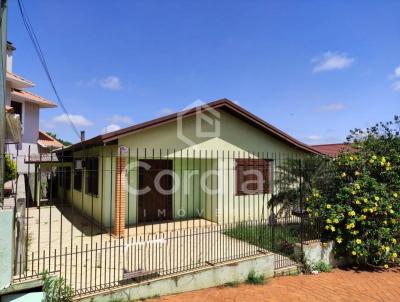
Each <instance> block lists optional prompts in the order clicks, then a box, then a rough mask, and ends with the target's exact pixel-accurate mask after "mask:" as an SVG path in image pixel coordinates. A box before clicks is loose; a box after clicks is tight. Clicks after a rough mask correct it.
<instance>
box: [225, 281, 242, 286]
mask: <svg viewBox="0 0 400 302" xmlns="http://www.w3.org/2000/svg"><path fill="white" fill-rule="evenodd" d="M225 286H226V287H238V286H239V282H237V281H230V282H226V283H225Z"/></svg>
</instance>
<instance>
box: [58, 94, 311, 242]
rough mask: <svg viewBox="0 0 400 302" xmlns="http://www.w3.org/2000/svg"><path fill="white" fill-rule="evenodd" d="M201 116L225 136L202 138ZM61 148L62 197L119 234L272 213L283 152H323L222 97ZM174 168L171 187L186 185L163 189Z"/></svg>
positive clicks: (217, 134) (60, 177)
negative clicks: (159, 184) (159, 187)
mask: <svg viewBox="0 0 400 302" xmlns="http://www.w3.org/2000/svg"><path fill="white" fill-rule="evenodd" d="M210 112H213V114H214V115H210V114H209V113H210ZM199 115H207V116H208V118H205V119H204V120H205V124H206V130H207V127H208V126H209V127H211V125H216V124H218V125H219V131H218V133H215V134H213V135H198V133H197V132H196V131H197V130H198V129H197V126H198V124H197V123H198V122H199V119H198V117H199ZM209 130H211V129H209ZM180 131H183V132H182V133H180ZM208 133H211V132H208ZM182 136H185V139H182ZM185 140H186V141H188V140H189V141H192V143H191V144H188V143H187V142H185ZM56 153H57V157H58V160H59V163H57V165H58V166H59V170H58V171H59V172H61V173H58V176H59V177H58V189H57V194H58V199H59V200H62V201H63V202H65V201H67V202H70V203H72V204H73V205H74V206H75V208H77V209H79V211H81V212H83V213H84V215H85V216H87V217H89V218H90V219H91V220H94V221H96V222H97V223H98V224H101V225H103V226H105V227H106V228H109V229H112V230H113V233H114V234H115V235H116V236H124V229H125V226H127V225H137V224H143V223H151V222H154V221H165V220H178V219H183V218H185V219H192V218H203V219H206V220H208V221H212V222H216V223H227V222H229V221H232V220H235V219H236V221H238V220H239V221H242V220H243V221H245V220H246V221H247V220H251V219H255V218H256V217H259V218H260V217H261V216H262V217H265V218H267V217H268V215H269V213H268V212H267V202H268V200H269V199H270V197H271V194H272V193H273V190H274V185H273V183H274V182H273V179H271V178H272V174H273V173H272V169H275V168H276V166H278V165H279V160H280V159H281V156H282V158H283V157H284V156H285V155H289V156H291V157H292V158H296V157H298V158H301V157H304V156H307V155H310V154H317V153H318V152H317V151H316V150H315V149H313V148H312V147H310V146H308V145H306V144H304V143H302V142H300V141H298V140H296V139H294V138H292V137H291V136H289V135H288V134H286V133H284V132H282V131H281V130H279V129H277V128H275V127H273V126H272V125H270V124H268V123H266V122H265V121H263V120H262V119H260V118H258V117H256V116H255V115H253V114H252V113H250V112H248V111H246V110H245V109H243V108H242V107H240V106H238V105H237V104H235V103H233V102H231V101H229V100H227V99H222V100H219V101H215V102H212V103H209V104H207V105H203V106H200V107H196V108H193V109H190V110H186V111H183V112H178V113H174V114H171V115H167V116H164V117H161V118H158V119H155V120H152V121H148V122H145V123H142V124H138V125H134V126H131V127H127V128H124V129H121V130H118V131H114V132H111V133H107V134H103V135H99V136H96V137H94V138H91V139H89V140H86V141H83V142H80V143H77V144H75V145H72V146H69V147H67V148H65V149H63V150H57V151H56ZM61 162H62V164H61ZM137 164H144V165H148V166H149V168H148V169H142V168H141V167H139V168H138V167H137ZM53 165H54V164H53ZM250 168H251V169H256V170H258V171H259V173H260V175H262V178H263V185H262V187H258V188H257V189H256V191H255V192H253V193H252V194H247V193H246V192H243V191H241V189H240V188H241V186H240V184H241V183H243V182H245V181H247V180H249V179H248V178H246V177H247V176H246V171H248V170H249V169H250ZM168 170H169V171H173V173H174V176H173V177H172V176H171V177H169V176H166V178H165V179H164V180H163V186H166V187H170V186H171V185H172V183H173V182H174V181H176V179H180V181H181V186H180V188H179V189H178V190H176V191H174V192H171V193H167V194H159V193H157V192H156V190H154V185H152V183H154V182H156V181H157V172H160V171H168ZM211 171H214V172H215V173H214V174H213V175H211V176H210V177H208V178H207V180H206V182H207V181H208V184H209V185H210V186H211V187H213V188H214V189H215V188H217V192H215V190H211V191H212V192H211V193H210V192H203V191H201V190H200V189H199V187H200V183H201V181H202V180H201V179H200V176H198V175H203V173H204V172H211ZM193 173H194V174H195V175H197V176H193V177H192V178H190V179H189V177H188V176H187V175H191V174H193ZM185 175H186V176H185ZM173 178H174V179H173ZM187 179H189V180H187ZM185 182H186V183H185ZM145 187H151V188H152V190H151V192H150V193H149V194H147V195H146V194H145V195H144V196H139V195H137V194H136V193H135V189H141V188H145ZM157 213H163V215H161V216H160V215H157ZM182 213H183V214H182ZM260 219H261V218H260Z"/></svg>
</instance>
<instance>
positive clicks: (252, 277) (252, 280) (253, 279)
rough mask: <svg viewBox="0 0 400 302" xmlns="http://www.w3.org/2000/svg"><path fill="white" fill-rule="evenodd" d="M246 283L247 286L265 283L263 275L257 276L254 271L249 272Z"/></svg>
mask: <svg viewBox="0 0 400 302" xmlns="http://www.w3.org/2000/svg"><path fill="white" fill-rule="evenodd" d="M246 282H247V283H249V284H263V283H264V282H265V277H264V275H263V274H257V273H256V272H255V271H254V270H251V271H250V273H249V274H248V276H247V280H246Z"/></svg>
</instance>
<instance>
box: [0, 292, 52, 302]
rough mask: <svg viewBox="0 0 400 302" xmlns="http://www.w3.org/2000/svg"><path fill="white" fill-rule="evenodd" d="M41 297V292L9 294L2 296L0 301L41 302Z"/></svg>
mask: <svg viewBox="0 0 400 302" xmlns="http://www.w3.org/2000/svg"><path fill="white" fill-rule="evenodd" d="M43 298H44V293H43V292H34V293H24V294H10V295H5V296H2V297H1V302H41V301H42V300H43Z"/></svg>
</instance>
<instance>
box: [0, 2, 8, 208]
mask: <svg viewBox="0 0 400 302" xmlns="http://www.w3.org/2000/svg"><path fill="white" fill-rule="evenodd" d="M0 26H1V32H0V41H1V65H0V66H1V71H0V208H3V205H4V161H5V136H6V114H5V107H6V70H7V0H1V24H0Z"/></svg>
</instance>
